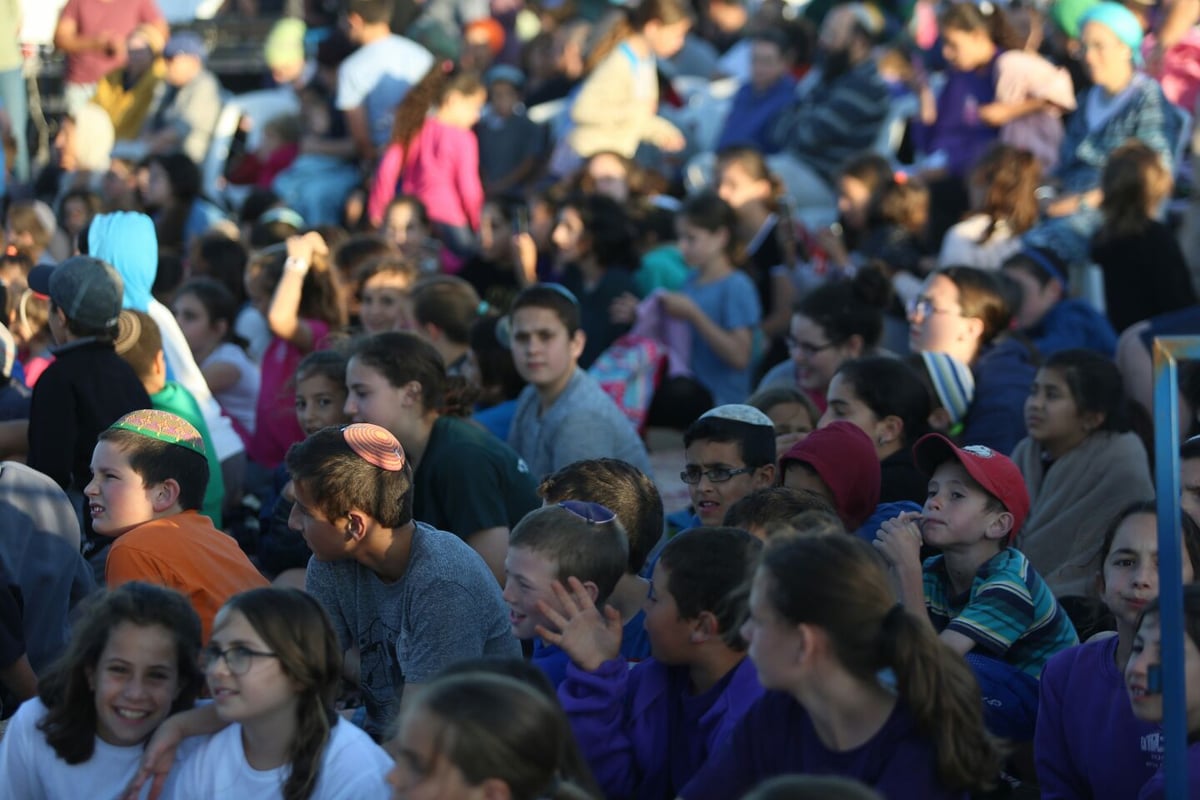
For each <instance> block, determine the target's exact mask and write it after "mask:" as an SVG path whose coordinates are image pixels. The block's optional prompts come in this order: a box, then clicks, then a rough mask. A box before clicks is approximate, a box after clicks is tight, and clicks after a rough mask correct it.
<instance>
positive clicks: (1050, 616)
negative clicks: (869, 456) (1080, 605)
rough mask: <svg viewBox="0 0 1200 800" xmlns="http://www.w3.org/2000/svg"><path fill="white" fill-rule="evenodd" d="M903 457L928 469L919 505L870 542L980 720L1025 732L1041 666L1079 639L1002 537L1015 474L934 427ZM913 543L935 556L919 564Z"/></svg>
mask: <svg viewBox="0 0 1200 800" xmlns="http://www.w3.org/2000/svg"><path fill="white" fill-rule="evenodd" d="M913 457H914V459H915V460H916V462H917V467H918V468H919V469H920V470H921V471H922V472H924V473H925V474H926V475H928V476H929V497H928V498H927V499H926V501H925V508H924V509H923V510H922V511H921V512H914V513H905V514H901V515H900V516H898V517H896V518H895V519H892V520H888V521H887V522H884V523H883V525H882V528H881V530H880V531H879V535H878V537H877V539H876V547H877V548H878V550H879V551H880V552H881V553H882V554H883V556H884V558H885V559H887V561H888V563H889V564H890V565H891V567H892V574H893V575H894V577H895V580H896V581H897V583H898V586H899V590H900V597H901V601H902V602H903V603H904V606H905V608H907V609H909V610H910V611H911V613H913V614H915V615H916V616H917V617H918V618H919V619H926V620H928V622H929V624H930V625H932V626H933V628H934V630H936V631H937V632H938V635H939V636H940V637H941V640H942V641H943V642H944V643H946V644H947V645H949V646H950V647H951V648H953V649H954V650H955V651H956V652H958V653H960V654H962V655H964V656H966V658H967V662H968V663H969V664H970V665H971V668H972V670H973V671H974V672H975V676H976V678H977V679H978V680H979V684H980V687H981V688H982V690H983V697H984V708H985V710H984V716H985V720H986V722H987V726H988V729H989V730H990V731H992V733H994V734H996V735H997V736H1000V737H1002V738H1005V739H1011V740H1013V741H1017V742H1024V741H1028V740H1029V739H1031V738H1032V737H1033V726H1034V721H1035V719H1036V714H1037V699H1038V677H1039V676H1040V675H1041V673H1042V667H1044V666H1045V664H1046V661H1047V660H1048V659H1049V658H1050V657H1051V656H1052V655H1054V654H1055V653H1057V652H1059V651H1060V650H1063V649H1065V648H1067V647H1070V646H1071V645H1074V644H1077V643H1078V641H1079V640H1078V638H1077V637H1076V635H1075V629H1074V628H1073V627H1071V621H1070V619H1068V617H1067V613H1066V612H1065V611H1064V610H1063V609H1062V607H1061V606H1059V605H1058V601H1057V600H1055V599H1054V595H1053V594H1052V593H1051V592H1050V587H1049V586H1047V585H1046V582H1045V581H1044V580H1042V577H1041V575H1039V574H1038V573H1037V571H1036V570H1035V569H1034V568H1033V567H1032V566H1031V565H1030V564H1029V560H1028V559H1026V558H1025V556H1024V555H1023V554H1022V553H1021V551H1019V550H1017V549H1015V548H1013V547H1010V546H1009V545H1010V544H1011V542H1012V541H1013V539H1014V538H1015V536H1016V535H1017V534H1018V533H1019V532H1020V530H1021V525H1022V524H1023V523H1024V522H1025V518H1026V516H1028V514H1029V494H1028V492H1027V491H1026V490H1025V481H1024V480H1023V479H1022V478H1021V472H1020V470H1018V469H1017V466H1016V465H1015V464H1013V462H1012V461H1010V460H1009V459H1008V458H1007V457H1006V456H1003V455H1001V454H1000V453H997V452H995V451H993V450H991V449H989V448H986V447H979V446H972V447H968V448H966V449H959V448H957V447H955V446H954V445H953V444H952V443H951V442H950V440H949V439H947V438H946V437H944V436H942V435H941V434H937V433H931V434H929V435H928V436H925V437H924V438H922V439H921V440H919V441H918V442H917V443H916V445H915V446H914V447H913ZM922 544H926V545H931V546H934V547H940V548H942V555H939V556H934V557H933V558H931V559H929V560H928V561H926V562H925V563H924V565H922V564H921V559H920V552H921V545H922Z"/></svg>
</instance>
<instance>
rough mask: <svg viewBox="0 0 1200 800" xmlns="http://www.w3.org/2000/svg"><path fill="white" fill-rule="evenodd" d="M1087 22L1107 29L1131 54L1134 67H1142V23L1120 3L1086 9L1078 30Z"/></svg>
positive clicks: (1101, 4) (1102, 4)
mask: <svg viewBox="0 0 1200 800" xmlns="http://www.w3.org/2000/svg"><path fill="white" fill-rule="evenodd" d="M1089 22H1095V23H1098V24H1100V25H1103V26H1104V27H1106V28H1108V29H1109V30H1110V31H1112V32H1113V35H1115V36H1116V37H1117V39H1119V40H1120V41H1121V43H1122V44H1124V45H1125V46H1127V47H1128V48H1129V49H1130V50H1131V51H1132V52H1133V63H1134V66H1138V67H1140V66H1141V65H1142V23H1140V22H1138V18H1137V17H1135V16H1134V15H1133V12H1132V11H1130V10H1129V9H1128V8H1126V7H1125V6H1123V5H1121V4H1120V3H1100V4H1099V5H1095V6H1092V7H1091V8H1090V9H1088V11H1087V13H1086V14H1084V15H1083V18H1082V19H1081V20H1079V29H1080V30H1083V28H1084V26H1086V25H1087V24H1088V23H1089Z"/></svg>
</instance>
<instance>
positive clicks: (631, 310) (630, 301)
mask: <svg viewBox="0 0 1200 800" xmlns="http://www.w3.org/2000/svg"><path fill="white" fill-rule="evenodd" d="M638 302H639V301H638V299H637V298H636V297H634V296H633V295H632V294H630V293H629V292H625V293H624V294H622V295H621V296H620V297H618V298H617V299H616V300H613V301H612V305H610V306H609V307H608V318H609V319H610V320H612V322H613V324H614V325H632V324H633V322H634V320H636V319H637V307H638Z"/></svg>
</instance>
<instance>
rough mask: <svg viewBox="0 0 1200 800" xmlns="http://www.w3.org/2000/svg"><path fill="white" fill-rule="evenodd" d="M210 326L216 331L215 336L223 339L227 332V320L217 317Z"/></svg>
mask: <svg viewBox="0 0 1200 800" xmlns="http://www.w3.org/2000/svg"><path fill="white" fill-rule="evenodd" d="M212 327H213V330H214V331H216V332H217V338H218V339H220V340H221V341H225V337H226V335H228V333H229V320H225V319H219V320H217V321H216V322H214V323H213V324H212Z"/></svg>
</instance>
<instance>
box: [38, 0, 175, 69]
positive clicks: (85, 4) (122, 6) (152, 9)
mask: <svg viewBox="0 0 1200 800" xmlns="http://www.w3.org/2000/svg"><path fill="white" fill-rule="evenodd" d="M59 19H60V20H64V19H71V20H74V21H75V30H76V33H77V35H79V36H87V37H92V36H101V35H103V34H105V33H111V34H114V35H116V36H117V37H118V38H119V39H120V40H121V41H122V42H124V41H125V39H126V38H128V37H129V34H131V33H133V30H134V28H136V27H137V26H138V25H141V24H142V23H144V22H145V23H152V24H156V23H160V22H162V21H163V15H162V12H161V11H159V10H158V6H157V5H156V4H155V2H154V0H68V2H67V5H66V6H65V7H64V8H63V10H62V14H61V15H60V17H59ZM123 66H125V59H124V58H123V57H122V58H117V57H114V56H110V55H107V54H105V53H102V52H98V51H95V50H92V51H89V52H87V53H74V54H72V55H69V56H67V77H66V81H67V83H95V82H97V81H98V80H100V79H101V78H103V77H104V76H105V75H107V74H108V73H110V72H112V71H113V70H115V69H120V68H121V67H123Z"/></svg>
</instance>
